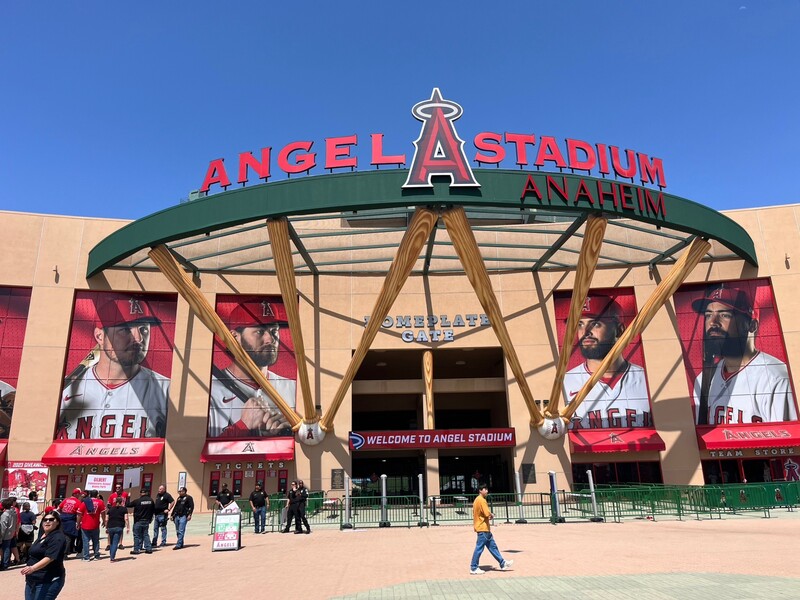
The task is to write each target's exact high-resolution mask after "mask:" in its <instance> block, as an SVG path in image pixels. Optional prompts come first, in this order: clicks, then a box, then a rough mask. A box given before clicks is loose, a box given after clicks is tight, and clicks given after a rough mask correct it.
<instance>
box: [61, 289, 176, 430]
mask: <svg viewBox="0 0 800 600" xmlns="http://www.w3.org/2000/svg"><path fill="white" fill-rule="evenodd" d="M176 309H177V297H176V296H175V295H167V294H137V293H118V292H97V291H91V292H77V293H76V296H75V305H74V308H73V317H72V328H71V331H70V340H69V352H68V354H67V361H66V368H65V373H64V382H63V386H62V392H61V398H60V402H61V405H60V411H59V417H58V423H57V426H56V435H55V437H56V439H69V440H75V439H78V440H80V439H138V438H163V437H164V435H165V433H166V428H167V407H168V404H169V388H170V375H171V372H172V349H173V340H174V336H175V312H176Z"/></svg>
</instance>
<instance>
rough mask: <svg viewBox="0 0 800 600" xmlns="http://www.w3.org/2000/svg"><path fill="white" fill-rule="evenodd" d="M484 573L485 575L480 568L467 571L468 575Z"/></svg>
mask: <svg viewBox="0 0 800 600" xmlns="http://www.w3.org/2000/svg"><path fill="white" fill-rule="evenodd" d="M484 573H486V571H484V570H483V569H481V568H480V567H477V568H475V569H470V570H469V574H470V575H483V574H484Z"/></svg>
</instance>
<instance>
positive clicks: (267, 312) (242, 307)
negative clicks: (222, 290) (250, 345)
mask: <svg viewBox="0 0 800 600" xmlns="http://www.w3.org/2000/svg"><path fill="white" fill-rule="evenodd" d="M226 321H227V322H228V327H229V328H230V329H239V328H240V327H257V326H258V325H269V324H270V323H278V324H279V325H287V320H286V307H284V306H283V304H282V303H278V302H267V301H266V300H253V301H251V302H242V303H241V304H237V305H236V307H235V308H234V309H233V310H232V311H231V314H230V315H228V318H227V319H226Z"/></svg>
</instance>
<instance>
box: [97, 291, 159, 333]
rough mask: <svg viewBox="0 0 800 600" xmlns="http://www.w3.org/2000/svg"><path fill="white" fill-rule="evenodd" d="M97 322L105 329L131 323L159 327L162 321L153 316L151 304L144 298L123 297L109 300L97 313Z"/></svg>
mask: <svg viewBox="0 0 800 600" xmlns="http://www.w3.org/2000/svg"><path fill="white" fill-rule="evenodd" d="M97 320H98V321H99V322H100V325H102V326H103V327H117V326H119V325H127V324H129V323H150V324H152V325H158V324H160V323H161V319H159V318H158V317H156V316H155V315H154V314H153V311H152V310H151V309H150V304H149V303H148V302H147V300H145V299H143V298H138V297H136V296H123V297H118V298H114V299H113V300H109V301H108V302H106V303H105V304H103V305H102V306H101V307H100V310H98V311H97Z"/></svg>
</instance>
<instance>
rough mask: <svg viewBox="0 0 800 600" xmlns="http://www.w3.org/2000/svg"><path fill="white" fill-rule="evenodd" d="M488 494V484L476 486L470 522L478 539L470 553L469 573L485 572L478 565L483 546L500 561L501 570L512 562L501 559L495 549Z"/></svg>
mask: <svg viewBox="0 0 800 600" xmlns="http://www.w3.org/2000/svg"><path fill="white" fill-rule="evenodd" d="M488 495H489V486H487V485H486V484H485V483H482V484H481V485H480V487H479V488H478V496H477V497H476V498H475V502H473V503H472V523H473V525H474V528H475V533H477V534H478V541H477V543H476V544H475V552H473V553H472V563H471V564H470V566H469V573H470V575H482V574H483V573H485V572H486V571H484V570H483V569H481V568H480V567H479V566H478V560H479V559H480V557H481V554H483V549H484V548H488V549H489V553H490V554H491V555H492V556H494V558H495V560H496V561H497V562H498V563H500V570H501V571H508V570H509V569H510V568H511V565H513V564H514V561H513V560H503V556H502V555H501V554H500V550H498V549H497V543H496V542H495V541H494V538H493V537H492V532H491V527H490V525H489V521H490V520H492V519H493V518H494V515H493V514H492V512H491V511H490V510H489V504H488V502H486V496H488Z"/></svg>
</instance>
